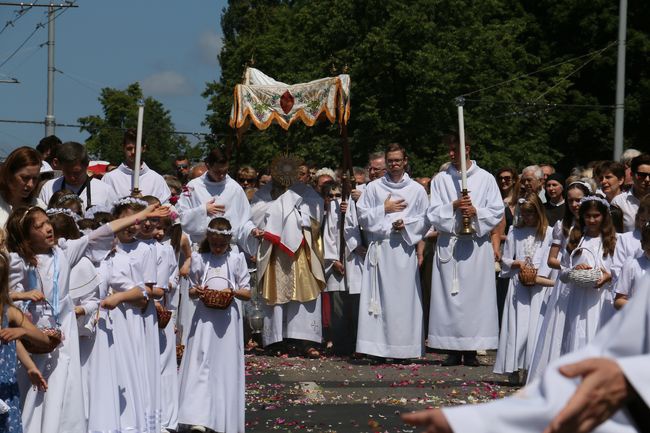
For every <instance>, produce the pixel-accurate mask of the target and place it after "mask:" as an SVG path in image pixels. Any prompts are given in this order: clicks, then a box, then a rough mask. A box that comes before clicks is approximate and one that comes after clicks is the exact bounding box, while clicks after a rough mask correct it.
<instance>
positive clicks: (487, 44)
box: [204, 0, 650, 176]
mask: <svg viewBox="0 0 650 433" xmlns="http://www.w3.org/2000/svg"><path fill="white" fill-rule="evenodd" d="M221 24H222V29H223V34H224V44H223V48H222V51H221V54H220V55H219V60H220V63H221V69H222V73H221V78H220V79H219V80H218V81H215V82H213V83H209V84H208V85H207V88H206V90H205V93H204V96H205V97H206V98H208V101H209V103H208V110H209V113H208V115H207V117H206V122H207V123H208V125H209V126H210V127H211V129H212V131H213V132H214V133H215V134H220V135H221V134H225V135H227V136H228V135H229V136H232V131H231V130H230V129H229V127H228V126H227V119H228V116H229V114H230V107H231V104H232V95H233V88H234V86H235V84H237V83H239V82H241V79H242V74H243V72H244V68H245V66H246V65H247V64H250V63H251V60H253V62H254V63H253V66H254V67H256V68H258V69H260V70H262V71H263V72H265V73H266V74H268V75H270V76H272V77H274V78H276V79H278V80H280V81H284V82H288V83H296V82H303V81H310V80H313V79H316V78H320V77H323V76H330V75H334V74H338V73H342V72H343V71H344V70H349V74H350V75H351V80H352V117H351V122H350V125H349V135H350V143H351V147H352V153H353V160H354V162H355V165H363V164H365V162H366V158H367V154H368V153H369V152H371V151H373V150H376V149H380V148H382V147H383V146H384V145H385V144H387V143H389V142H391V141H398V142H400V143H402V144H404V145H405V146H406V147H407V149H408V150H409V152H410V156H411V158H410V159H411V163H412V167H413V172H414V174H415V175H420V176H421V175H430V174H431V173H433V172H435V171H436V170H437V168H438V166H439V165H440V164H441V163H442V162H444V161H446V160H447V155H446V149H444V148H443V147H442V146H441V144H440V138H441V136H442V135H443V134H444V133H446V132H448V131H450V130H453V129H456V127H457V120H456V107H455V105H454V98H455V97H457V96H458V95H462V94H465V93H469V92H472V91H475V90H477V89H481V88H485V87H488V86H491V85H494V84H496V83H500V82H503V81H506V80H509V79H512V78H514V77H521V78H519V79H517V80H513V81H510V82H509V83H508V84H506V85H503V86H499V87H494V88H491V89H488V90H486V91H483V92H479V93H475V94H472V95H470V96H469V97H468V102H467V103H466V106H465V112H466V117H465V119H466V128H467V131H468V133H469V135H470V136H471V137H472V139H473V140H472V141H473V142H474V146H473V156H474V157H476V158H477V159H478V160H479V163H480V165H482V166H484V167H486V168H488V169H492V170H494V169H496V168H498V167H500V166H504V165H510V166H515V167H518V168H521V167H523V166H525V165H528V164H530V163H541V162H552V163H556V164H558V165H559V166H560V168H562V169H564V170H567V169H568V168H569V167H571V166H573V165H575V164H578V163H586V162H587V161H590V160H597V159H608V158H611V155H612V148H613V124H614V111H613V109H612V108H608V107H600V108H593V107H591V108H590V107H559V106H556V105H554V104H575V105H609V106H611V105H613V104H614V94H615V91H614V89H615V74H616V45H615V43H613V42H615V40H616V37H617V25H618V2H614V1H611V0H588V1H587V0H510V1H507V0H476V1H470V0H411V1H397V0H319V1H307V0H285V1H279V0H231V1H229V4H228V7H227V8H226V9H225V10H224V11H223V14H222V17H221ZM649 27H650V2H631V3H630V6H629V14H628V36H627V37H628V44H627V59H628V60H627V81H626V94H627V98H626V124H625V136H626V147H636V148H639V149H646V150H647V137H648V135H649V132H650V123H649V122H648V117H649V107H648V101H650V76H649V74H650V64H649V63H650V62H649V60H648V59H650V56H649V55H648V54H650V29H649ZM608 45H611V46H610V47H609V48H608V49H606V50H604V51H603V52H602V53H601V54H600V55H597V56H593V57H589V56H588V57H582V58H580V59H576V60H571V61H568V62H566V63H563V64H562V65H559V66H557V67H553V68H546V66H548V65H552V64H556V63H560V62H563V61H566V60H570V59H572V58H575V57H578V56H582V55H584V54H586V53H590V52H594V51H597V50H600V49H602V48H604V47H606V46H608ZM590 59H591V61H589V62H588V63H587V65H583V64H584V63H585V62H587V61H588V60H590ZM539 69H543V71H542V72H540V73H536V74H533V75H527V74H530V73H531V72H534V71H537V70H539ZM475 100H479V101H475ZM531 102H535V103H537V104H540V103H541V104H548V105H541V106H540V105H530V104H529V103H531ZM287 148H288V149H290V151H292V152H294V153H297V154H298V155H300V156H303V157H305V158H306V159H307V160H309V161H314V162H318V163H319V164H322V165H329V166H336V165H338V163H339V161H340V155H341V154H340V142H339V136H338V126H336V125H335V126H331V125H319V126H317V127H315V128H305V127H297V128H293V129H291V130H290V131H289V132H284V131H282V130H281V129H280V128H278V127H272V128H269V129H268V130H266V131H264V132H259V131H253V130H250V131H248V132H247V133H246V134H245V138H244V141H243V143H242V145H241V147H240V148H239V149H238V151H235V155H234V158H235V161H236V162H238V163H252V164H253V165H255V166H257V167H261V166H264V165H266V164H268V162H269V161H270V159H271V158H272V156H273V155H275V154H276V153H277V152H279V151H281V150H284V149H287Z"/></svg>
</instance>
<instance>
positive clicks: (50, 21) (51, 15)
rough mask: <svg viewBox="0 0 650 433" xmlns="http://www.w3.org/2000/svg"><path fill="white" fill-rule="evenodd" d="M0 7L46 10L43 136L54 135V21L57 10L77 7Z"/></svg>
mask: <svg viewBox="0 0 650 433" xmlns="http://www.w3.org/2000/svg"><path fill="white" fill-rule="evenodd" d="M75 1H76V0H75ZM0 6H17V7H20V8H34V7H46V8H47V113H46V115H45V136H46V137H47V136H50V135H54V127H55V125H56V122H55V118H54V73H55V72H56V67H55V66H54V20H55V18H56V12H57V11H58V10H59V9H65V8H77V7H79V6H77V5H76V4H74V1H65V3H60V4H55V3H50V4H36V3H15V2H0Z"/></svg>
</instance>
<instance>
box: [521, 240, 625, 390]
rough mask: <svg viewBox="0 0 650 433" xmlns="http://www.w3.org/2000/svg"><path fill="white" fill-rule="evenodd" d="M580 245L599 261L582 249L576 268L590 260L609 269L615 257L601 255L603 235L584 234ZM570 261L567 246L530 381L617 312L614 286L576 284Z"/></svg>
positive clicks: (537, 348) (589, 336) (533, 360)
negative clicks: (570, 275) (570, 277)
mask: <svg viewBox="0 0 650 433" xmlns="http://www.w3.org/2000/svg"><path fill="white" fill-rule="evenodd" d="M580 247H582V248H585V249H588V250H589V251H591V252H592V253H593V254H594V256H595V257H596V263H594V259H593V258H592V256H591V255H590V254H589V253H588V252H584V251H583V252H582V253H581V254H580V255H579V256H574V258H573V261H572V267H573V268H575V266H576V265H579V264H581V263H587V264H589V265H590V266H592V267H594V266H596V265H598V266H602V267H604V268H605V269H606V270H608V272H610V269H611V264H612V256H607V257H606V258H603V257H602V254H603V253H602V242H601V238H600V237H593V238H592V237H589V236H585V237H583V239H582V240H581V242H580ZM569 261H570V254H569V253H568V252H566V249H565V250H564V252H563V255H562V259H561V268H562V269H561V271H560V278H559V279H558V280H557V281H556V284H555V288H554V290H555V291H556V293H555V299H554V302H553V304H552V305H551V304H549V306H548V309H547V311H546V315H545V317H544V323H543V324H542V327H541V329H540V334H539V337H538V341H537V345H536V347H535V352H534V354H533V359H532V362H531V367H530V370H529V374H528V381H529V382H530V381H532V380H534V379H535V378H537V377H539V376H540V375H541V374H543V373H544V370H545V369H546V366H547V365H548V364H549V363H550V362H551V361H554V360H556V359H557V358H559V357H560V356H561V355H564V354H566V353H570V352H573V351H575V350H577V349H580V348H582V347H584V346H585V345H586V344H587V343H589V342H590V341H591V340H592V339H593V337H594V335H595V334H596V332H597V331H598V330H599V329H600V328H601V327H602V326H603V325H604V324H605V323H607V321H608V320H609V319H610V318H611V317H612V315H613V314H614V306H613V296H612V290H611V285H610V284H605V285H604V286H603V287H601V288H600V289H596V288H588V289H585V288H579V287H575V286H574V285H573V284H571V283H568V282H567V279H566V276H567V273H568V271H570V270H571V268H570V267H569Z"/></svg>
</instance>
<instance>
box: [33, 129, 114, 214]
mask: <svg viewBox="0 0 650 433" xmlns="http://www.w3.org/2000/svg"><path fill="white" fill-rule="evenodd" d="M55 161H57V166H58V167H60V168H61V171H62V172H63V176H61V177H58V178H56V179H52V180H48V181H47V182H45V184H44V185H43V187H42V188H41V191H40V193H39V195H38V197H39V198H40V199H41V200H43V203H49V202H50V198H52V195H53V194H54V193H55V192H57V191H61V190H62V189H68V190H70V191H72V192H73V193H75V194H77V195H78V196H79V199H80V200H81V205H82V210H83V211H86V210H88V209H89V208H91V207H92V206H97V205H99V206H109V207H110V206H112V205H113V202H114V201H115V200H116V199H117V198H118V197H116V195H115V191H114V190H113V189H112V188H111V187H110V186H108V185H107V184H105V183H104V182H102V181H101V180H99V179H93V178H90V177H88V174H87V170H88V163H89V158H88V152H87V151H86V148H85V146H84V145H83V144H80V143H75V142H72V141H71V142H67V143H63V144H62V145H61V147H60V148H59V150H58V151H57V157H56V158H55Z"/></svg>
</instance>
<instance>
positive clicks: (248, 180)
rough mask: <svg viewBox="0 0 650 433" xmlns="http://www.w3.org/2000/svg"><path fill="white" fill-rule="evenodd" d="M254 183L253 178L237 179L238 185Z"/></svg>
mask: <svg viewBox="0 0 650 433" xmlns="http://www.w3.org/2000/svg"><path fill="white" fill-rule="evenodd" d="M254 182H255V178H250V179H248V178H245V177H240V178H239V183H254Z"/></svg>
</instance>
